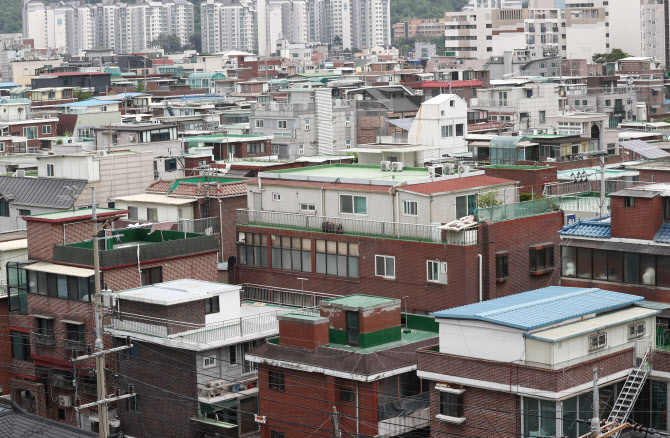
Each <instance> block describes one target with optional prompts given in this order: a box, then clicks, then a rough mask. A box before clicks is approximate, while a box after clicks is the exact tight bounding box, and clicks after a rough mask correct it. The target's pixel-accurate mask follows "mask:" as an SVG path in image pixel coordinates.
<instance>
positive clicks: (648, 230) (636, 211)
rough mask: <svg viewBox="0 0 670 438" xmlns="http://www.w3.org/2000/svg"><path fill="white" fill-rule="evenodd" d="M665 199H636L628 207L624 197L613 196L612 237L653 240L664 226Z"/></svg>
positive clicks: (611, 201)
mask: <svg viewBox="0 0 670 438" xmlns="http://www.w3.org/2000/svg"><path fill="white" fill-rule="evenodd" d="M663 199H664V198H663V197H661V196H656V197H653V198H634V201H635V205H634V206H631V207H626V206H625V202H626V198H625V197H624V196H612V197H611V199H610V204H611V206H612V210H611V212H612V237H613V238H614V237H620V238H627V239H642V240H652V239H653V238H654V236H655V235H656V233H657V232H658V229H659V228H660V227H661V225H662V224H663Z"/></svg>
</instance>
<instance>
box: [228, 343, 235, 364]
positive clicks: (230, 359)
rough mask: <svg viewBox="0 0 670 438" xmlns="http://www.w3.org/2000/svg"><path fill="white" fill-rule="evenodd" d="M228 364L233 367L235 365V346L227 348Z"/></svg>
mask: <svg viewBox="0 0 670 438" xmlns="http://www.w3.org/2000/svg"><path fill="white" fill-rule="evenodd" d="M228 363H230V365H235V364H236V363H237V345H230V346H228Z"/></svg>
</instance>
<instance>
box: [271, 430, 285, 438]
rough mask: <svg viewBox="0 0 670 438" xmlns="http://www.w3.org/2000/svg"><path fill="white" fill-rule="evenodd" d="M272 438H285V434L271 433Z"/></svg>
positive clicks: (274, 431)
mask: <svg viewBox="0 0 670 438" xmlns="http://www.w3.org/2000/svg"><path fill="white" fill-rule="evenodd" d="M270 438H284V433H283V432H277V431H276V430H273V431H272V432H270Z"/></svg>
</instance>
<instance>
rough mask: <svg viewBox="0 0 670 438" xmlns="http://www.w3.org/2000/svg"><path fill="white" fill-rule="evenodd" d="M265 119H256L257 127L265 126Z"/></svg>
mask: <svg viewBox="0 0 670 438" xmlns="http://www.w3.org/2000/svg"><path fill="white" fill-rule="evenodd" d="M264 125H265V124H264V121H263V120H258V119H257V120H256V128H263V127H265V126H264Z"/></svg>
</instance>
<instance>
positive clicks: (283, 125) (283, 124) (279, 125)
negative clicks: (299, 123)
mask: <svg viewBox="0 0 670 438" xmlns="http://www.w3.org/2000/svg"><path fill="white" fill-rule="evenodd" d="M277 128H279V129H286V120H277Z"/></svg>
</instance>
